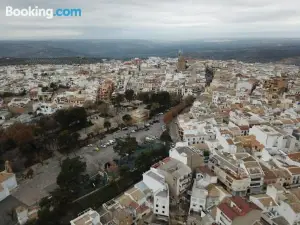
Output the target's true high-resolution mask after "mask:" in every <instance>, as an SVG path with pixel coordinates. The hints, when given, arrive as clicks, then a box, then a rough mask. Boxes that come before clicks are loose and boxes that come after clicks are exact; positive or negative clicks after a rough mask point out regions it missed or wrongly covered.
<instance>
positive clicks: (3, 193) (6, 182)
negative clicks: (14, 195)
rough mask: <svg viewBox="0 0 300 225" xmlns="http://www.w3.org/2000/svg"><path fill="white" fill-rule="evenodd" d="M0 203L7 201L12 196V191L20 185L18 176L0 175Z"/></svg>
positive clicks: (2, 173) (11, 174) (3, 173)
mask: <svg viewBox="0 0 300 225" xmlns="http://www.w3.org/2000/svg"><path fill="white" fill-rule="evenodd" d="M0 180H1V183H0V201H1V200H3V199H5V198H6V197H8V196H9V195H10V191H11V190H13V189H15V188H16V187H17V186H18V184H17V180H16V176H15V174H13V173H6V172H1V173H0Z"/></svg>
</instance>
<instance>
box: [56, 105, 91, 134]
mask: <svg viewBox="0 0 300 225" xmlns="http://www.w3.org/2000/svg"><path fill="white" fill-rule="evenodd" d="M54 118H55V120H56V121H57V122H58V123H59V124H60V125H61V127H62V128H63V129H66V128H69V127H71V126H75V125H77V126H80V127H83V126H85V125H86V123H87V113H86V111H85V109H84V108H83V107H75V108H70V109H62V110H58V111H57V112H56V113H55V115H54Z"/></svg>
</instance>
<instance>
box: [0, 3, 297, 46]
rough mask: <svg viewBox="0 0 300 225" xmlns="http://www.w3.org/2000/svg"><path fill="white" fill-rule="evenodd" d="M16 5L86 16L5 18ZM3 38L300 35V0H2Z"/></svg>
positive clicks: (0, 26)
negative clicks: (72, 10) (77, 11)
mask: <svg viewBox="0 0 300 225" xmlns="http://www.w3.org/2000/svg"><path fill="white" fill-rule="evenodd" d="M6 6H12V7H13V8H28V6H33V7H34V6H38V7H39V8H54V9H56V8H81V9H82V16H81V17H68V18H61V17H56V18H54V19H50V20H49V19H46V18H43V17H6V16H5V8H6ZM0 13H1V14H0V15H1V16H0V39H6V40H7V39H70V38H76V39H91V38H92V39H103V38H104V39H107V38H109V39H110V38H112V39H127V38H129V39H149V40H189V39H202V38H216V39H220V38H222V39H223V38H232V37H297V38H299V37H300V0H0Z"/></svg>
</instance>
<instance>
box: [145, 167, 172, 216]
mask: <svg viewBox="0 0 300 225" xmlns="http://www.w3.org/2000/svg"><path fill="white" fill-rule="evenodd" d="M143 183H144V184H145V185H146V186H147V187H148V188H149V189H150V190H151V191H152V194H153V213H154V214H156V215H158V216H163V217H169V203H170V196H169V188H168V184H167V183H166V182H165V178H164V176H162V175H161V174H160V173H158V172H157V170H156V169H155V168H151V169H150V170H148V171H147V172H145V173H144V174H143Z"/></svg>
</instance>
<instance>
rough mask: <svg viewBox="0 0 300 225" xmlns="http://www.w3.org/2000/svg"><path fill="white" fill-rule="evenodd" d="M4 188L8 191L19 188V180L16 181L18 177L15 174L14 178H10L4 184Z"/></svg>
mask: <svg viewBox="0 0 300 225" xmlns="http://www.w3.org/2000/svg"><path fill="white" fill-rule="evenodd" d="M2 185H3V187H7V188H8V190H12V189H14V188H16V187H17V186H18V184H17V180H16V175H14V174H13V176H12V177H10V178H9V179H7V180H6V181H4V182H3V183H2Z"/></svg>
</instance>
